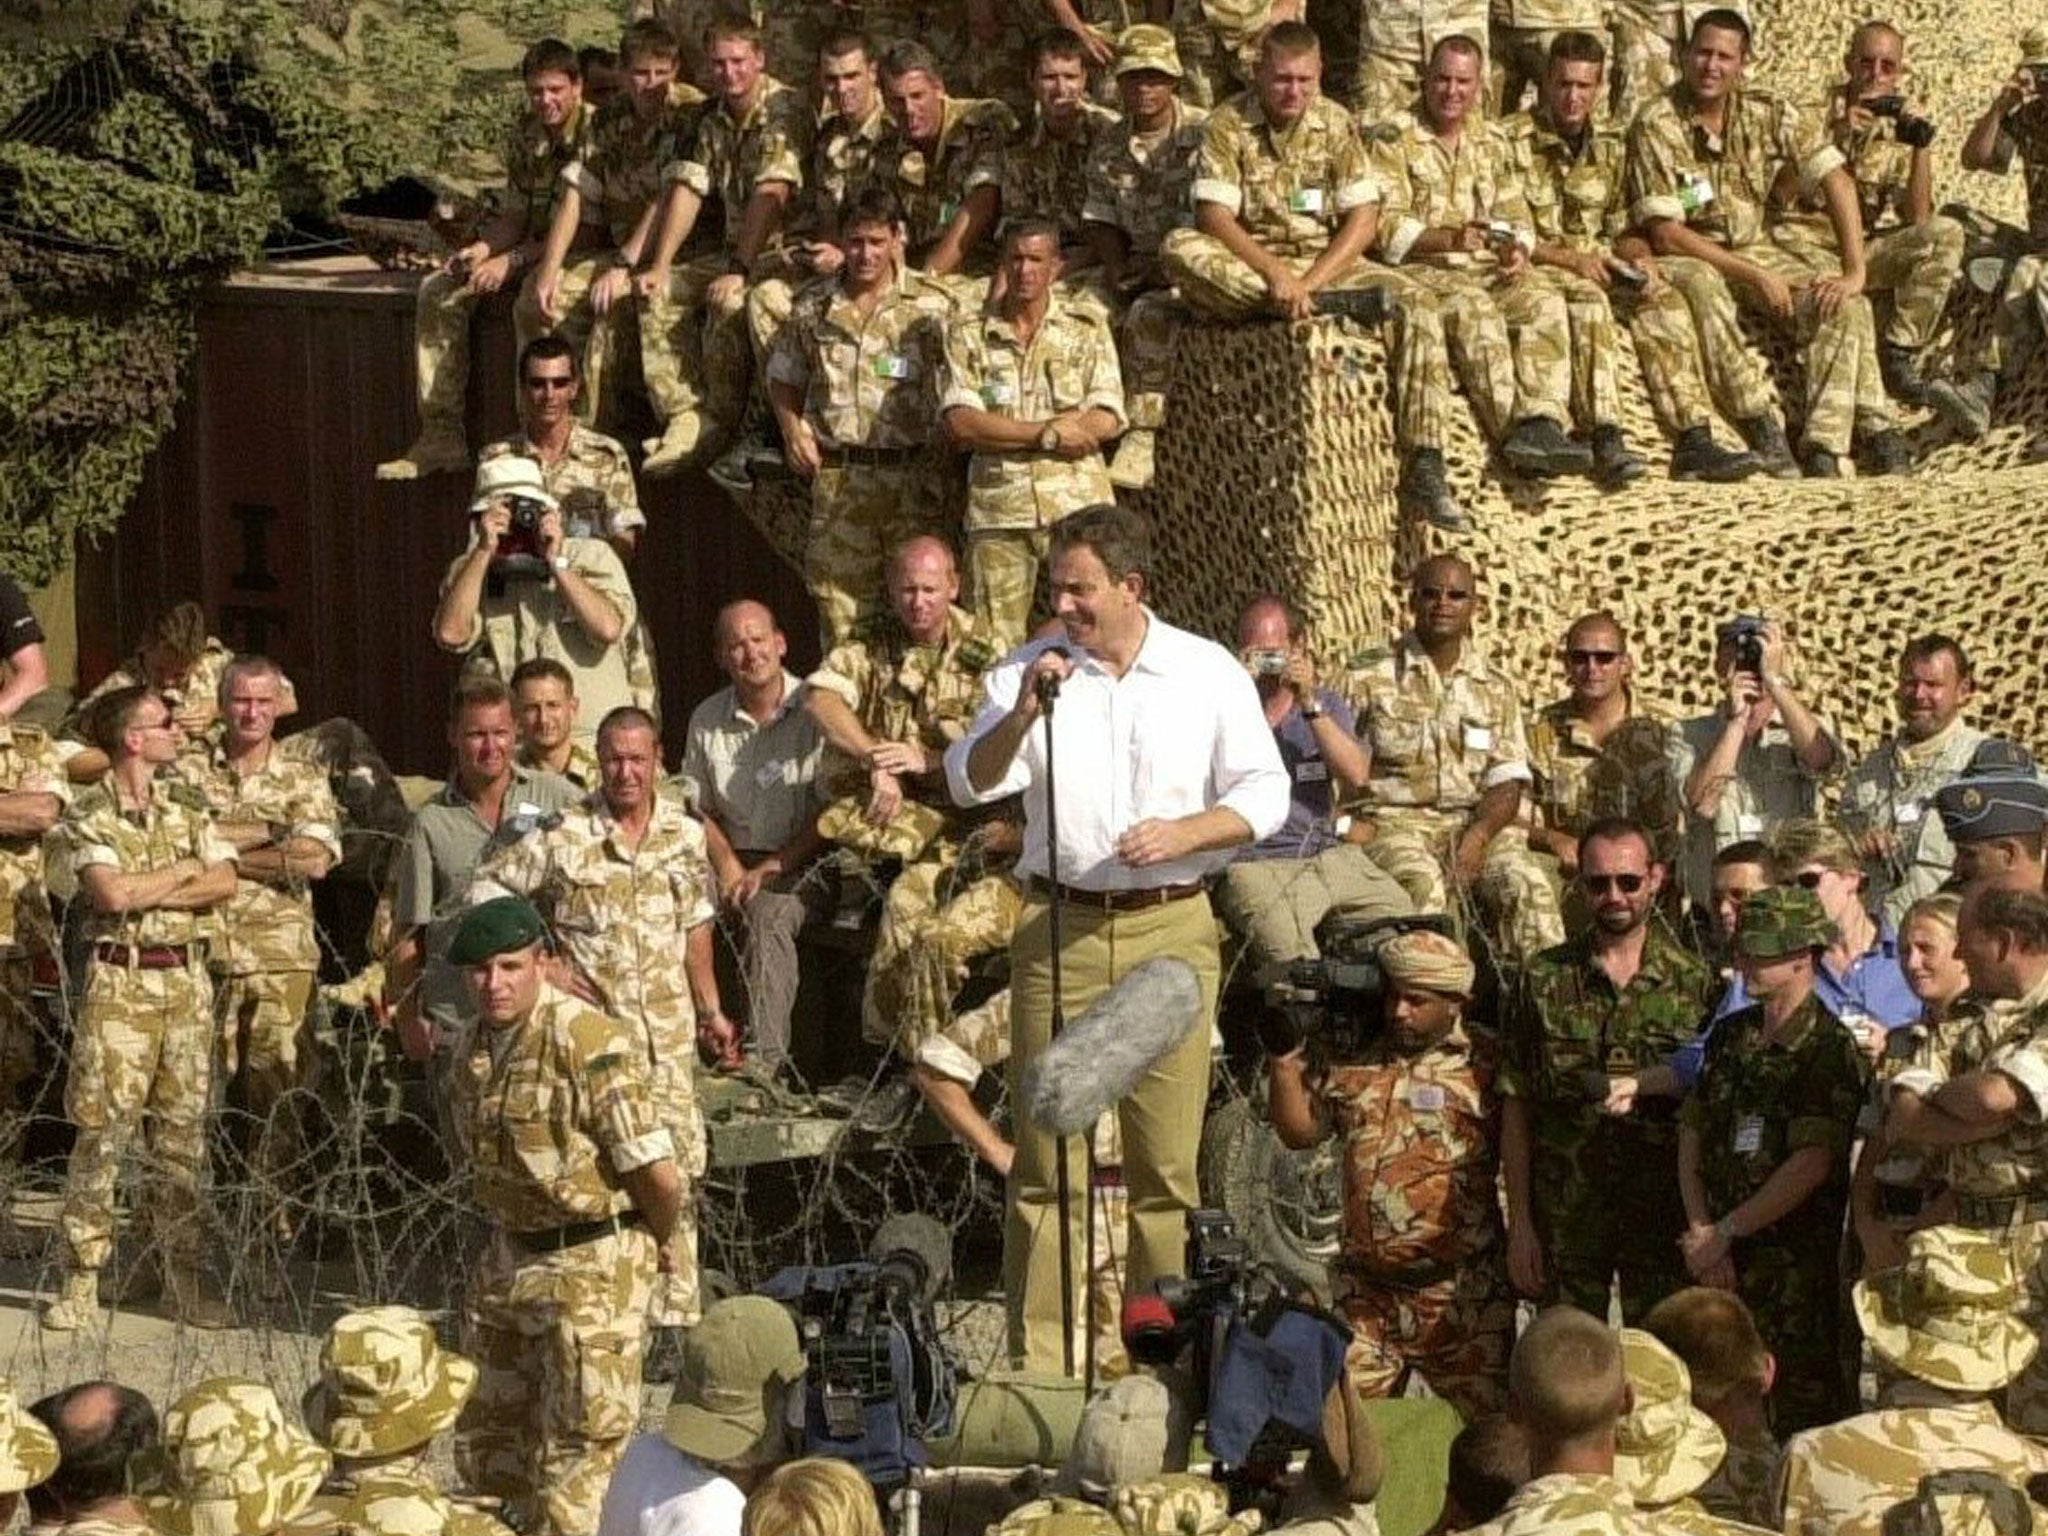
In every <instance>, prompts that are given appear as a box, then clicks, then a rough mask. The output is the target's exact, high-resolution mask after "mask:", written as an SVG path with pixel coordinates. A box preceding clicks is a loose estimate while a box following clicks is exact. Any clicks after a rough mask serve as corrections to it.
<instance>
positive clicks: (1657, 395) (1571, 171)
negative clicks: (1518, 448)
mask: <svg viewBox="0 0 2048 1536" xmlns="http://www.w3.org/2000/svg"><path fill="white" fill-rule="evenodd" d="M1605 61H1606V50H1605V49H1604V48H1602V47H1601V45H1600V39H1599V38H1597V37H1595V36H1593V35H1592V34H1591V33H1589V32H1560V33H1558V34H1557V36H1556V38H1555V39H1554V40H1553V41H1552V42H1551V44H1550V56H1549V64H1548V67H1547V68H1546V69H1545V71H1544V73H1543V76H1542V79H1541V82H1540V84H1541V91H1540V94H1539V96H1538V99H1537V103H1536V106H1535V108H1534V109H1533V110H1532V111H1530V112H1527V113H1524V114H1523V115H1522V116H1520V117H1517V118H1514V119H1512V120H1510V121H1509V122H1508V123H1507V124H1506V125H1505V129H1506V132H1507V136H1508V143H1509V149H1510V153H1511V155H1512V158H1513V164H1514V173H1513V174H1514V177H1515V179H1516V181H1517V182H1519V184H1520V186H1521V191H1522V196H1523V198H1524V199H1525V200H1526V201H1527V203H1528V205H1529V219H1530V224H1531V227H1532V228H1533V229H1534V231H1535V235H1536V246H1535V249H1534V250H1532V251H1531V252H1530V259H1531V260H1532V261H1534V262H1535V264H1536V266H1537V267H1538V268H1539V269H1540V272H1541V275H1542V276H1544V277H1546V278H1548V279H1550V280H1551V281H1553V282H1555V283H1557V284H1559V285H1560V286H1561V287H1562V288H1563V290H1564V302H1565V314H1566V316H1567V318H1568V319H1569V320H1570V322H1571V338H1572V419H1573V420H1575V421H1577V422H1578V423H1579V424H1580V425H1581V426H1582V427H1586V426H1590V427H1591V429H1592V430H1593V432H1594V435H1595V440H1596V441H1597V440H1598V435H1599V433H1600V431H1601V429H1602V427H1603V426H1604V425H1608V424H1614V423H1618V422H1619V421H1620V419H1621V385H1620V381H1619V379H1618V377H1617V375H1616V367H1617V364H1618V362H1619V351H1620V349H1619V347H1618V345H1617V343H1616V341H1615V336H1614V318H1615V316H1616V315H1619V316H1621V318H1622V319H1623V320H1624V321H1625V322H1626V323H1627V325H1628V328H1629V333H1630V335H1632V336H1633V337H1634V338H1635V343H1636V361H1637V362H1638V363H1639V364H1640V365H1641V367H1642V371H1643V382H1644V384H1645V385H1646V386H1647V387H1648V389H1649V394H1650V408H1651V410H1652V411H1654V412H1655V413H1656V416H1657V424H1658V425H1659V426H1661V427H1662V428H1663V429H1664V430H1665V431H1666V432H1668V433H1670V434H1671V437H1672V439H1673V443H1672V449H1671V478H1672V479H1674V480H1710V481H1729V480H1742V479H1746V478H1747V477H1748V476H1750V475H1753V474H1755V473H1756V472H1757V471H1758V470H1759V469H1761V468H1762V467H1763V466H1762V465H1761V464H1759V463H1758V462H1757V460H1756V456H1755V455H1754V454H1749V453H1738V452H1732V451H1730V450H1729V449H1726V448H1723V447H1721V445H1720V444H1718V443H1716V442H1715V441H1714V435H1713V429H1712V427H1711V425H1710V423H1711V422H1712V421H1713V415H1714V407H1713V404H1712V401H1711V400H1710V398H1709V391H1711V392H1712V396H1713V398H1714V399H1719V400H1721V401H1722V402H1723V407H1724V409H1727V410H1728V414H1729V415H1730V416H1734V417H1740V416H1742V415H1744V414H1748V413H1750V412H1751V411H1752V410H1762V411H1765V412H1769V411H1772V410H1775V409H1776V407H1775V406H1774V405H1772V404H1771V402H1770V400H1769V399H1768V397H1766V398H1764V399H1763V400H1761V401H1759V402H1748V401H1745V400H1744V399H1742V398H1740V397H1739V396H1738V395H1737V394H1736V393H1735V392H1734V391H1733V390H1731V387H1730V386H1731V384H1732V385H1734V386H1735V387H1736V388H1737V389H1739V387H1740V384H1741V382H1742V380H1741V378H1736V379H1734V380H1730V379H1728V378H1726V377H1724V376H1723V370H1721V369H1719V368H1716V369H1715V371H1714V372H1713V373H1712V374H1711V375H1708V376H1705V377H1703V376H1702V372H1701V366H1700V364H1701V352H1702V348H1701V345H1700V335H1699V332H1698V331H1697V329H1696V328H1695V327H1694V325H1693V318H1692V310H1691V308H1690V307H1688V306H1687V304H1686V302H1685V295H1684V294H1682V293H1680V292H1679V291H1678V289H1677V288H1675V287H1674V286H1672V284H1670V283H1669V282H1667V281H1665V279H1664V277H1663V274H1662V273H1661V272H1660V271H1659V270H1658V267H1657V258H1656V257H1655V256H1654V255H1652V254H1651V252H1650V247H1649V245H1648V244H1647V243H1646V242H1645V241H1644V240H1643V239H1642V238H1641V237H1640V236H1638V235H1633V234H1627V233H1625V231H1626V229H1627V226H1628V204H1627V201H1626V199H1625V198H1624V196H1623V193H1622V185H1621V160H1622V144H1621V130H1620V129H1619V128H1618V127H1616V126H1614V125H1613V124H1612V123H1610V122H1609V121H1608V120H1607V119H1606V118H1604V117H1603V116H1601V115H1600V114H1599V112H1598V111H1597V108H1598V105H1599V102H1600V99H1601V96H1602V94H1603V79H1602V76H1603V71H1604V70H1605V68H1606V62H1605ZM1727 350H1728V349H1725V348H1724V349H1721V350H1720V351H1717V352H1715V353H1713V354H1712V356H1713V357H1714V358H1715V359H1717V360H1718V359H1719V358H1721V357H1722V356H1724V355H1726V353H1727ZM1734 351H1735V355H1736V356H1738V357H1741V358H1743V360H1744V361H1745V363H1746V362H1747V354H1745V353H1743V352H1742V351H1741V349H1740V348H1739V347H1738V348H1735V349H1734ZM1759 382H1760V380H1759Z"/></svg>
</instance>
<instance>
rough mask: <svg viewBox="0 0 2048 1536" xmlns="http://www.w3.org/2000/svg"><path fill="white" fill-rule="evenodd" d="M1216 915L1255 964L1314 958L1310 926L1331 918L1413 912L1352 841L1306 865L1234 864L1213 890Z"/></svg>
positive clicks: (1396, 884)
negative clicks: (1241, 939) (1238, 936)
mask: <svg viewBox="0 0 2048 1536" xmlns="http://www.w3.org/2000/svg"><path fill="white" fill-rule="evenodd" d="M1216 910H1217V912H1218V913H1220V914H1221V915H1222V918H1223V920H1224V921H1225V922H1226V923H1228V924H1229V925H1230V927H1231V929H1232V930H1233V931H1234V932H1236V933H1237V934H1238V935H1240V936H1241V937H1242V938H1243V940H1244V945H1245V949H1246V952H1247V958H1248V959H1250V961H1251V962H1252V964H1254V965H1261V966H1263V965H1274V964H1278V963H1279V962H1281V961H1285V960H1309V959H1313V958H1315V956H1316V955H1317V953H1318V950H1317V949H1316V924H1317V923H1320V922H1321V921H1322V920H1323V919H1324V918H1325V917H1326V916H1328V915H1330V914H1332V913H1341V914H1343V915H1344V916H1346V917H1356V918H1359V919H1361V920H1371V919H1373V918H1380V917H1402V916H1405V915H1406V914H1408V913H1410V912H1413V911H1414V910H1415V903H1414V902H1413V901H1412V900H1411V899H1410V898H1409V895H1408V892H1407V891H1406V890H1404V889H1403V888H1402V886H1401V883H1400V882H1399V881H1398V880H1396V879H1395V878H1394V877H1393V876H1392V875H1390V874H1388V873H1387V872H1386V871H1385V870H1383V869H1381V868H1380V867H1379V865H1377V864H1375V863H1374V862H1373V861H1372V858H1371V856H1370V855H1369V854H1367V852H1366V851H1365V849H1364V848H1362V847H1360V846H1359V845H1358V844H1356V843H1336V844H1334V845H1332V846H1331V847H1328V848H1325V849H1324V850H1323V851H1322V852H1321V853H1318V854H1315V855H1313V856H1312V857H1310V858H1305V859H1237V860H1234V861H1233V862H1232V863H1230V864H1229V865H1228V866H1227V867H1226V868H1225V869H1224V871H1223V880H1222V883H1221V884H1220V885H1219V886H1218V887H1217V888H1216Z"/></svg>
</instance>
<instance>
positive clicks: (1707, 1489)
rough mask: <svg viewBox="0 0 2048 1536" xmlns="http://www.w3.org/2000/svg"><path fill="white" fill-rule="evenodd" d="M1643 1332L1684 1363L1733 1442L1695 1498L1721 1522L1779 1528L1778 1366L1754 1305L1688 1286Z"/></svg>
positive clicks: (1661, 1306) (1697, 1397) (1697, 1396)
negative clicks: (1774, 1423)
mask: <svg viewBox="0 0 2048 1536" xmlns="http://www.w3.org/2000/svg"><path fill="white" fill-rule="evenodd" d="M1643 1330H1644V1331H1645V1332H1646V1333H1648V1334H1650V1335H1652V1336H1653V1337H1654V1338H1656V1339H1658V1340H1660V1341H1661V1342H1662V1343H1663V1345H1664V1347H1665V1348H1666V1349H1668V1350H1670V1351H1671V1352H1672V1353H1673V1354H1674V1355H1676V1356H1678V1358H1679V1359H1681V1360H1683V1361H1684V1362H1685V1368H1686V1372H1687V1374H1688V1375H1689V1376H1690V1377H1691V1378H1692V1400H1693V1402H1694V1404H1695V1405H1696V1406H1697V1407H1698V1408H1699V1409H1700V1410H1701V1411H1702V1412H1704V1413H1705V1414H1706V1415H1707V1417H1708V1418H1710V1419H1712V1420H1713V1421H1714V1424H1715V1427H1716V1428H1718V1429H1719V1430H1720V1431H1721V1436H1722V1438H1723V1439H1724V1440H1725V1441H1726V1442H1727V1444H1728V1450H1727V1453H1726V1454H1725V1455H1724V1456H1723V1457H1722V1459H1721V1465H1720V1466H1718V1467H1716V1468H1715V1469H1714V1475H1713V1476H1712V1477H1710V1478H1709V1479H1708V1480H1707V1481H1706V1482H1705V1483H1704V1484H1703V1485H1702V1486H1701V1487H1699V1488H1698V1489H1696V1490H1694V1493H1693V1497H1694V1498H1695V1499H1697V1500H1698V1501H1699V1502H1700V1504H1701V1505H1703V1506H1704V1507H1705V1508H1706V1511H1707V1513H1709V1514H1711V1515H1714V1516H1717V1517H1718V1518H1720V1519H1722V1520H1740V1521H1743V1522H1744V1523H1746V1524H1749V1525H1756V1526H1762V1527H1763V1528H1764V1529H1765V1530H1776V1529H1778V1503H1777V1494H1776V1489H1775V1486H1774V1485H1775V1484H1776V1482H1777V1477H1778V1461H1779V1457H1780V1455H1781V1452H1780V1450H1779V1447H1778V1440H1777V1437H1776V1436H1775V1435H1773V1434H1772V1433H1771V1413H1770V1403H1769V1398H1770V1393H1771V1384H1772V1383H1773V1382H1774V1381H1775V1380H1776V1378H1777V1374H1778V1362H1777V1359H1776V1358H1775V1357H1774V1356H1773V1355H1772V1354H1771V1352H1770V1351H1769V1350H1767V1349H1765V1348H1764V1340H1763V1335H1762V1334H1760V1333H1758V1332H1757V1331H1756V1319H1755V1318H1753V1317H1751V1316H1750V1312H1749V1308H1748V1307H1746V1306H1744V1305H1743V1304H1742V1298H1741V1297H1740V1296H1737V1295H1735V1294H1734V1293H1733V1292H1732V1291H1716V1290H1712V1289H1710V1288H1708V1287H1707V1286H1704V1285H1693V1286H1687V1287H1686V1288H1685V1289H1684V1290H1682V1291H1678V1292H1676V1293H1674V1294H1673V1295H1670V1296H1666V1297H1665V1298H1664V1299H1663V1300H1662V1301H1660V1302H1658V1303H1657V1305H1656V1306H1654V1307H1652V1308H1651V1309H1650V1314H1649V1316H1647V1317H1645V1318H1644V1319H1643Z"/></svg>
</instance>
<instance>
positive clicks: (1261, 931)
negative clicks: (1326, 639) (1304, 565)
mask: <svg viewBox="0 0 2048 1536" xmlns="http://www.w3.org/2000/svg"><path fill="white" fill-rule="evenodd" d="M1302 629H1303V626H1302V621H1301V616H1300V615H1299V614H1298V613H1296V612H1295V611H1294V608H1293V607H1292V605H1290V604H1289V603H1287V602H1286V601H1285V600H1284V599H1282V598H1278V597H1272V596H1266V597H1260V598H1255V599H1254V600H1253V601H1252V603H1251V605H1250V606H1249V607H1247V608H1246V609H1245V610H1244V613H1243V614H1242V615H1241V616H1240V617H1239V618H1238V621H1237V644H1238V655H1239V657H1240V658H1241V659H1242V660H1243V662H1244V664H1245V670H1246V671H1248V672H1250V673H1251V675H1252V683H1253V685H1254V686H1255V687H1256V688H1257V689H1258V690H1259V703H1260V704H1261V705H1262V706H1263V707H1264V709H1265V712H1266V724H1267V725H1269V726H1271V727H1272V729H1273V743H1274V745H1275V746H1277V747H1278V748H1279V749H1280V761H1281V763H1282V765H1283V766H1285V768H1286V769H1287V777H1288V782H1289V786H1290V787H1289V792H1288V802H1287V821H1286V824H1285V825H1283V826H1282V827H1281V828H1280V830H1279V831H1278V832H1275V833H1274V834H1273V835H1272V836H1271V837H1266V838H1261V839H1260V840H1259V841H1258V842H1256V843H1254V844H1252V845H1251V846H1250V847H1249V848H1242V849H1239V850H1238V854H1237V857H1236V858H1234V859H1232V860H1231V862H1230V867H1229V868H1228V869H1226V870H1224V872H1223V882H1222V884H1221V885H1220V886H1218V887H1217V891H1216V906H1217V909H1218V910H1219V911H1221V912H1222V914H1223V920H1224V921H1225V922H1227V923H1229V924H1230V926H1231V928H1232V929H1233V930H1234V931H1235V932H1237V933H1238V934H1239V935H1240V936H1242V938H1243V939H1244V942H1245V947H1246V949H1247V950H1248V951H1249V953H1250V958H1251V960H1252V963H1253V964H1255V965H1259V966H1266V965H1273V964H1277V963H1278V962H1281V961H1285V960H1303V959H1313V958H1314V957H1315V956H1316V954H1317V949H1316V938H1315V933H1316V924H1317V923H1319V922H1321V921H1322V920H1323V917H1324V915H1325V914H1327V913H1329V912H1332V911H1341V912H1344V913H1346V914H1356V915H1358V916H1360V917H1364V918H1375V917H1395V916H1401V915H1405V914H1406V913H1409V912H1412V911H1414V910H1415V903H1414V901H1413V900H1412V899H1411V898H1410V897H1409V895H1408V893H1407V892H1406V891H1405V890H1403V889H1402V888H1401V886H1400V883H1399V882H1398V881H1396V880H1395V879H1394V877H1393V876H1391V875H1389V874H1387V873H1386V872H1385V871H1384V870H1382V869H1381V868H1380V867H1379V866H1378V865H1377V864H1375V863H1373V861H1372V859H1371V857H1370V856H1369V855H1368V854H1367V852H1366V850H1365V847H1364V846H1363V845H1361V844H1359V843H1356V842H1353V841H1352V840H1351V839H1350V838H1349V837H1347V836H1345V835H1344V833H1343V832H1340V831H1339V830H1338V827H1339V825H1340V824H1341V822H1342V821H1343V820H1345V819H1346V818H1335V817H1333V813H1334V811H1335V810H1336V808H1337V806H1338V804H1339V803H1340V802H1341V801H1342V800H1344V799H1345V798H1347V797H1349V796H1352V795H1355V794H1357V793H1358V792H1359V791H1360V790H1361V789H1363V788H1364V787H1365V777H1366V771H1367V769H1368V767H1369V764H1368V762H1367V760H1366V755H1365V749H1364V748H1363V747H1362V746H1360V744H1359V741H1358V722H1357V720H1356V719H1355V718H1354V717H1353V715H1352V713H1351V706H1350V705H1349V704H1347V703H1346V702H1345V701H1344V699H1343V698H1342V697H1341V696H1339V695H1338V694H1336V693H1334V692H1332V691H1331V690H1330V689H1328V688H1324V687H1322V686H1320V684H1319V683H1318V682H1317V680H1316V665H1315V662H1314V660H1313V659H1312V658H1311V657H1310V656H1309V653H1308V646H1307V644H1306V637H1305V636H1304V635H1303V633H1302ZM1347 830H1348V829H1347Z"/></svg>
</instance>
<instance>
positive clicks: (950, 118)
mask: <svg viewBox="0 0 2048 1536" xmlns="http://www.w3.org/2000/svg"><path fill="white" fill-rule="evenodd" d="M1016 131H1017V117H1016V114H1015V113H1013V112H1012V111H1011V110H1010V109H1009V108H1008V107H1006V106H1004V105H1003V104H1002V103H1001V102H1000V101H977V100H970V99H967V98H964V97H955V96H949V97H947V98H946V101H945V104H944V106H943V107H942V108H941V110H940V117H939V133H938V138H937V140H936V141H935V142H934V143H933V145H932V148H931V151H930V153H929V154H927V153H926V152H925V150H923V149H922V148H920V147H919V146H918V145H916V144H913V143H911V142H910V141H909V140H908V139H906V138H905V137H904V136H903V132H902V130H901V129H899V128H895V127H893V126H892V127H891V128H890V129H889V131H888V132H887V134H885V135H884V136H883V139H882V142H881V144H880V146H879V147H878V148H877V149H876V150H875V159H874V178H875V181H876V183H877V184H878V185H880V186H884V187H887V188H888V189H889V190H890V191H891V192H894V193H895V194H896V196H897V198H898V200H900V201H901V202H902V204H903V215H904V222H905V224H906V225H907V226H908V229H909V233H910V239H909V245H908V250H909V254H910V261H911V265H913V266H917V265H921V264H922V263H923V262H924V261H925V259H926V258H927V257H929V256H930V255H931V253H932V250H933V248H934V247H936V246H937V245H938V243H939V239H940V237H941V236H943V235H944V234H945V233H946V229H947V227H948V226H949V225H951V224H952V222H953V218H954V215H956V214H957V213H959V211H960V207H961V205H962V204H963V203H965V202H966V201H967V198H968V194H969V193H971V192H974V191H975V190H976V189H978V188H980V187H1001V185H1002V179H1003V145H1004V143H1005V142H1006V141H1007V140H1008V139H1009V137H1010V135H1011V134H1013V133H1015V132H1016ZM994 266H995V251H994V249H993V248H992V247H991V246H989V245H986V244H984V245H983V246H982V247H981V248H980V249H978V250H972V251H966V252H963V253H962V262H961V273H962V274H964V275H971V276H981V277H986V276H987V275H988V274H989V272H991V271H992V270H994ZM964 291H965V288H964V287H963V292H964Z"/></svg>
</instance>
